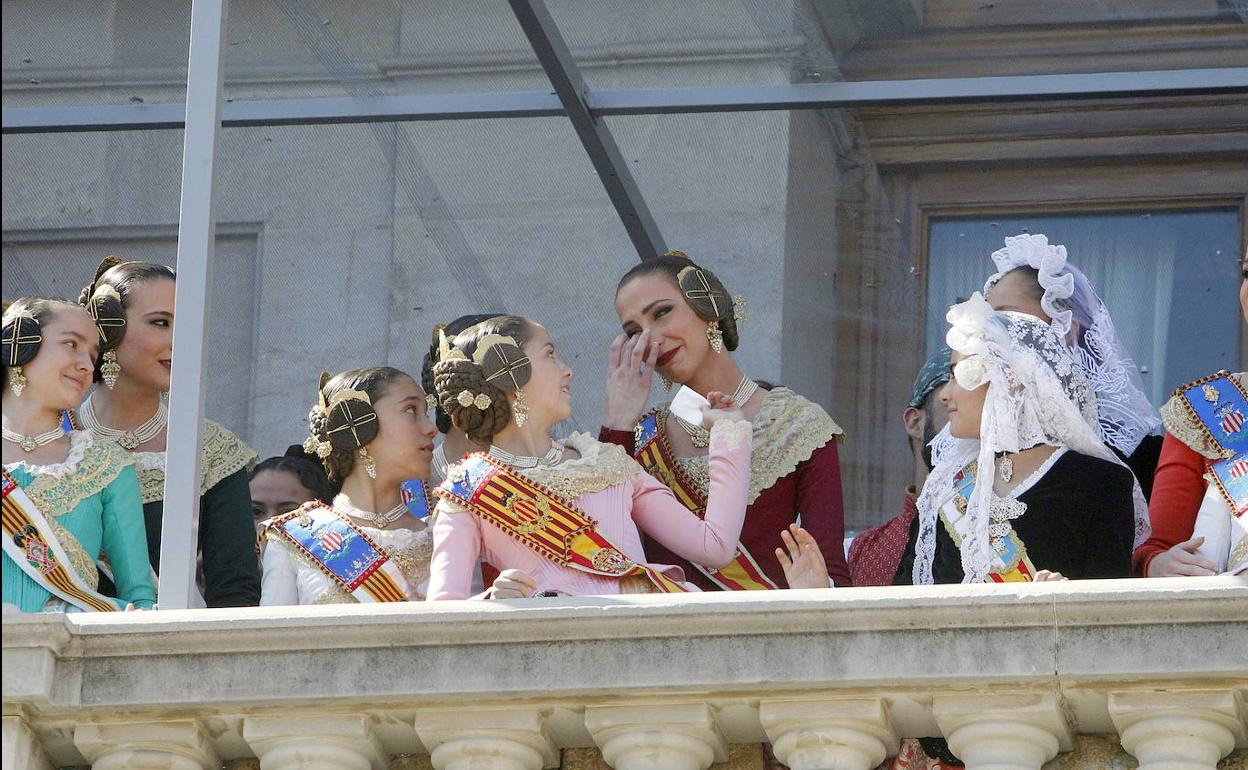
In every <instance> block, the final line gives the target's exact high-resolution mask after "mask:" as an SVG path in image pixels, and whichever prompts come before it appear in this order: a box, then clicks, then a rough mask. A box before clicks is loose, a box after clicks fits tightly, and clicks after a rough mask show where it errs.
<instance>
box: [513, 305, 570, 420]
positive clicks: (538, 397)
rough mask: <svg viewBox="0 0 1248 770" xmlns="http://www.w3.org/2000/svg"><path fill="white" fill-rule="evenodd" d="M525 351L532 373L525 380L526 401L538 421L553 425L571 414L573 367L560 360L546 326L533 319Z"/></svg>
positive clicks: (530, 411) (530, 412) (531, 413)
mask: <svg viewBox="0 0 1248 770" xmlns="http://www.w3.org/2000/svg"><path fill="white" fill-rule="evenodd" d="M530 323H531V324H532V326H531V333H530V336H529V341H528V342H526V343H524V354H525V355H526V356H528V357H529V365H530V367H531V369H532V374H531V375H530V376H529V381H528V382H526V383H525V384H524V388H523V390H524V402H525V404H526V405H527V406H528V408H529V414H530V415H531V416H532V417H533V418H534V419H535V420H537V421H538V422H539V423H547V424H550V425H554V424H555V423H557V422H562V421H563V420H566V419H568V418H569V417H571V416H572V370H571V369H570V368H568V366H567V365H566V364H565V363H563V361H561V360H559V354H558V352H557V351H556V350H555V343H554V342H553V341H551V339H550V333H549V332H548V331H546V327H544V326H542V325H541V324H538V323H533V322H530Z"/></svg>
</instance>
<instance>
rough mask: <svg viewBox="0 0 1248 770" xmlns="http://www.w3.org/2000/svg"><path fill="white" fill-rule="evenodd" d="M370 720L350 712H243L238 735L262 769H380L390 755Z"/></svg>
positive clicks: (384, 766)
mask: <svg viewBox="0 0 1248 770" xmlns="http://www.w3.org/2000/svg"><path fill="white" fill-rule="evenodd" d="M374 722H375V720H374V719H373V718H372V717H369V716H359V715H351V714H304V713H296V714H292V715H291V716H288V717H262V718H253V717H248V718H247V719H245V720H244V721H243V737H244V738H245V739H246V740H247V743H248V744H250V745H251V748H252V750H253V751H255V753H256V756H258V757H260V767H261V770H385V769H386V768H387V767H388V766H389V763H390V760H389V757H388V755H387V754H386V752H385V751H384V750H383V749H382V747H381V743H380V742H379V741H378V740H377V737H376V735H375V733H374Z"/></svg>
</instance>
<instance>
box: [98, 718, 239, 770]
mask: <svg viewBox="0 0 1248 770" xmlns="http://www.w3.org/2000/svg"><path fill="white" fill-rule="evenodd" d="M74 744H75V745H76V746H77V747H78V750H79V751H81V752H82V754H83V756H85V757H86V758H87V761H88V762H90V763H91V770H210V769H212V768H216V767H218V766H220V764H221V761H220V760H219V759H218V758H217V753H216V751H215V750H214V749H213V746H212V741H211V739H210V738H209V735H208V732H207V731H206V730H204V728H203V725H202V724H201V723H200V722H199V720H195V719H187V720H179V721H175V722H109V723H100V722H87V723H84V724H80V725H78V726H77V727H76V728H74Z"/></svg>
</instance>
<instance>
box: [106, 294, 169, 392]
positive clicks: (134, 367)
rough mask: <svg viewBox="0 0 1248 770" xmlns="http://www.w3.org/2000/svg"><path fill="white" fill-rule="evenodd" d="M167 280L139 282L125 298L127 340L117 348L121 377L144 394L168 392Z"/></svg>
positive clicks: (125, 338)
mask: <svg viewBox="0 0 1248 770" xmlns="http://www.w3.org/2000/svg"><path fill="white" fill-rule="evenodd" d="M174 289H175V284H174V282H173V281H172V280H170V279H168V278H155V279H152V280H148V281H142V282H140V283H136V284H134V285H133V286H132V287H130V289H129V292H128V296H127V298H126V336H125V337H124V338H122V341H121V344H120V345H118V346H117V363H119V364H121V376H122V377H124V378H127V379H128V380H129V381H130V382H131V383H133V384H136V385H139V386H141V387H143V388H144V389H146V390H158V391H164V390H169V373H170V370H171V369H170V367H171V366H172V363H173V297H174Z"/></svg>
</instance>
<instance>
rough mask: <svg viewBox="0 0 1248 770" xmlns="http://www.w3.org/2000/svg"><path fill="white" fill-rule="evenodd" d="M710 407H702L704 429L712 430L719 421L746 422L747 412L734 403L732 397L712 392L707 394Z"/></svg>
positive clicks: (716, 391) (715, 391)
mask: <svg viewBox="0 0 1248 770" xmlns="http://www.w3.org/2000/svg"><path fill="white" fill-rule="evenodd" d="M706 402H707V404H708V406H704V407H702V427H704V428H706V429H707V430H710V429H711V428H712V427H713V426H714V425H715V423H716V421H718V420H734V421H735V420H744V419H745V412H743V411H741V407H739V406H737V405H736V404H734V403H733V402H732V396H729V395H725V394H723V393H720V392H719V391H718V390H712V391H711V392H710V393H707V394H706Z"/></svg>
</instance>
